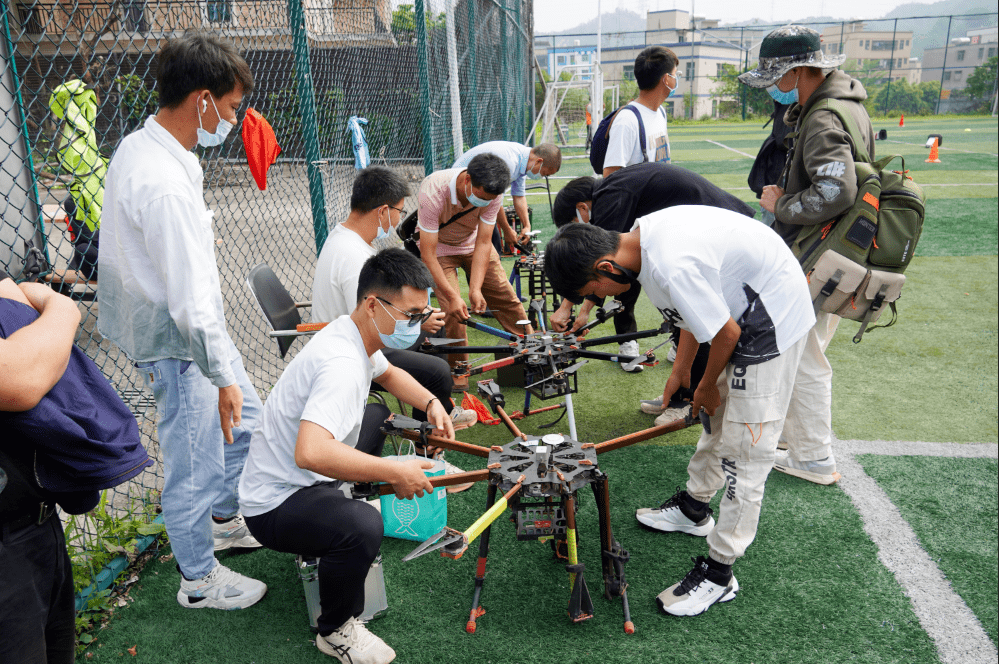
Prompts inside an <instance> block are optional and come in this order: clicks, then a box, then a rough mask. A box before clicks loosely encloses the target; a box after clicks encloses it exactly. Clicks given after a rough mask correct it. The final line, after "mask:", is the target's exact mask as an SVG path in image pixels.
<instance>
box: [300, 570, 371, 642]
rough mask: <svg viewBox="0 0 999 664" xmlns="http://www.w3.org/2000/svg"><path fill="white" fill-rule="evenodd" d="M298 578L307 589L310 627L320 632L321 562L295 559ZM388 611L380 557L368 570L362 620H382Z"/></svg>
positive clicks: (306, 605) (306, 596) (365, 580)
mask: <svg viewBox="0 0 999 664" xmlns="http://www.w3.org/2000/svg"><path fill="white" fill-rule="evenodd" d="M295 567H296V568H297V569H298V577H299V578H300V579H302V585H303V586H304V588H305V607H306V609H307V610H308V612H309V627H310V628H311V629H312V631H313V632H315V631H317V630H318V621H319V614H320V613H321V609H320V606H319V561H318V560H317V559H315V558H305V557H303V556H298V557H297V558H296V559H295ZM387 610H388V597H387V596H386V594H385V572H384V569H383V568H382V557H381V556H380V555H379V556H378V557H377V558H375V560H374V562H372V563H371V567H369V568H368V576H367V577H365V579H364V612H363V613H361V616H360V619H361V620H363V621H365V622H367V621H369V620H374V619H375V618H380V617H381V616H383V615H384V614H385V612H386V611H387Z"/></svg>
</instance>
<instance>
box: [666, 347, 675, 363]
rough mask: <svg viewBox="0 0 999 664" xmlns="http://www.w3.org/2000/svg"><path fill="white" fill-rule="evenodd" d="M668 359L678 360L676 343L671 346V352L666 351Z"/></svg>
mask: <svg viewBox="0 0 999 664" xmlns="http://www.w3.org/2000/svg"><path fill="white" fill-rule="evenodd" d="M666 361H667V362H676V346H675V345H673V346H670V347H669V352H668V353H666Z"/></svg>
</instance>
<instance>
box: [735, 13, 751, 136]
mask: <svg viewBox="0 0 999 664" xmlns="http://www.w3.org/2000/svg"><path fill="white" fill-rule="evenodd" d="M739 48H741V49H742V50H743V54H744V55H743V57H744V58H745V61H746V63H745V64H744V65H743V67H742V68H743V70H744V71H745V70H746V69H749V49H748V48H746V28H739ZM735 80H736V81H738V80H739V72H736V73H735ZM739 88H741V89H740V92H741V93H742V119H743V120H745V119H746V86H745V85H741V84H740V85H739Z"/></svg>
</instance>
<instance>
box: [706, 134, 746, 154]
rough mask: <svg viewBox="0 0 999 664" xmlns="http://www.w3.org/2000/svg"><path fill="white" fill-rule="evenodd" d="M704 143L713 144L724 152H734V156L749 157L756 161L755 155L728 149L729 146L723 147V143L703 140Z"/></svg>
mask: <svg viewBox="0 0 999 664" xmlns="http://www.w3.org/2000/svg"><path fill="white" fill-rule="evenodd" d="M704 142H705V143H713V144H714V145H717V146H718V147H720V148H725V149H726V150H731V151H732V152H734V153H736V154H741V155H742V156H743V157H749V158H750V159H756V155H751V154H746V153H745V152H743V151H741V150H736V149H735V148H730V147H729V146H727V145H725V144H724V143H719V142H718V141H711V140H708V139H706V138H705V139H704Z"/></svg>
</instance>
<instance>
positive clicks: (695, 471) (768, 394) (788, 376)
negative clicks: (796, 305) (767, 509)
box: [687, 333, 811, 565]
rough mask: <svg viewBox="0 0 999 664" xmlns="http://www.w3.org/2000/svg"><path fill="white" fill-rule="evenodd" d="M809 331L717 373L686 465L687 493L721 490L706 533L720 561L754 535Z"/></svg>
mask: <svg viewBox="0 0 999 664" xmlns="http://www.w3.org/2000/svg"><path fill="white" fill-rule="evenodd" d="M810 336H811V333H809V334H808V335H805V336H804V337H802V338H801V339H799V340H798V341H797V342H795V344H794V345H792V346H791V347H790V348H788V349H787V350H786V351H785V352H784V353H781V355H780V356H778V357H776V358H774V359H772V360H770V361H768V362H763V363H762V364H754V365H750V366H745V367H740V366H736V365H733V364H729V365H728V366H727V367H726V368H725V371H724V372H723V373H722V374H721V375H720V376H719V377H718V383H717V385H718V391H719V393H720V394H721V405H720V406H719V407H718V408H717V409H716V410H715V414H714V415H713V416H712V417H711V433H710V434H709V433H707V432H701V438H700V440H698V441H697V450H696V451H695V452H694V456H693V457H691V459H690V463H689V464H688V465H687V473H688V474H689V476H690V479H689V480H688V481H687V493H688V494H690V495H691V496H692V497H693V498H695V499H697V500H699V501H702V502H709V501H710V500H711V499H712V498H713V497H714V495H715V493H717V492H718V491H724V494H723V495H722V497H721V505H720V508H719V510H718V519H717V522H716V525H715V527H714V529H713V530H712V531H711V533H710V534H708V538H707V539H708V548H709V550H710V554H711V557H712V558H714V559H715V560H717V561H718V562H720V563H723V564H726V565H731V564H732V563H734V562H735V560H736V559H738V558H740V557H741V556H742V555H743V554H744V553H745V552H746V547H748V546H749V545H750V543H752V541H753V539H754V538H755V537H756V527H757V524H758V523H759V520H760V506H761V505H762V504H763V488H764V485H765V484H766V481H767V476H768V475H769V474H770V471H771V470H772V469H773V465H774V452H775V451H776V449H777V441H778V439H779V438H780V435H781V430H782V429H783V428H784V420H785V416H786V415H787V409H788V405H789V404H790V402H791V399H792V396H791V395H792V392H793V390H794V389H795V382H796V380H797V379H798V377H799V374H800V360H801V356H802V352H803V351H804V349H805V347H806V345H807V344H808V342H809V339H810Z"/></svg>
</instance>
